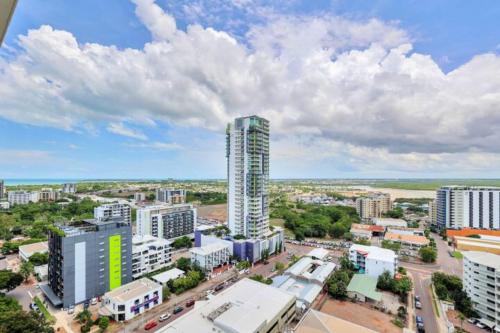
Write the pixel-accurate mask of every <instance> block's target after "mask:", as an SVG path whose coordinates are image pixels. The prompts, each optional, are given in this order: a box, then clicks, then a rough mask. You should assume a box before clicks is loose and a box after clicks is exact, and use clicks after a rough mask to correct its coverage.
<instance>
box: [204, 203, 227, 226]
mask: <svg viewBox="0 0 500 333" xmlns="http://www.w3.org/2000/svg"><path fill="white" fill-rule="evenodd" d="M197 211H198V216H199V217H203V218H206V219H214V220H218V221H221V222H224V221H226V220H227V205H226V204H222V205H208V206H198V207H197Z"/></svg>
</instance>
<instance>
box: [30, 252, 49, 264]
mask: <svg viewBox="0 0 500 333" xmlns="http://www.w3.org/2000/svg"><path fill="white" fill-rule="evenodd" d="M29 262H30V263H32V264H33V266H41V265H46V264H47V263H48V262H49V254H48V253H34V254H32V255H31V257H30V258H29Z"/></svg>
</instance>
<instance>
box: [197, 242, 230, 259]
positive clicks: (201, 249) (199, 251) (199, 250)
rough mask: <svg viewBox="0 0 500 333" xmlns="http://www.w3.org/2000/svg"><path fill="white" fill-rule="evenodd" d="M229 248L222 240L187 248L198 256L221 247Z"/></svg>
mask: <svg viewBox="0 0 500 333" xmlns="http://www.w3.org/2000/svg"><path fill="white" fill-rule="evenodd" d="M226 248H227V249H229V245H228V244H225V243H223V242H214V243H210V244H207V245H204V246H200V247H193V248H192V249H190V250H189V252H191V253H195V254H197V255H200V256H206V255H209V254H212V253H214V252H217V251H221V250H223V249H226Z"/></svg>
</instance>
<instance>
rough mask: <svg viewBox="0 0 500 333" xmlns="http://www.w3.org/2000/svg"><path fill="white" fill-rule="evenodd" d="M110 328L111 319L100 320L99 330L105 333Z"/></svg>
mask: <svg viewBox="0 0 500 333" xmlns="http://www.w3.org/2000/svg"><path fill="white" fill-rule="evenodd" d="M108 326H109V318H108V317H101V318H99V328H100V329H101V331H102V332H104V331H105V330H106V329H107V328H108Z"/></svg>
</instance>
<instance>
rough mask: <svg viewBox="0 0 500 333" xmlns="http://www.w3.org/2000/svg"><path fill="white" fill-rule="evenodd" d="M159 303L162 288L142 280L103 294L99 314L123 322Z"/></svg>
mask: <svg viewBox="0 0 500 333" xmlns="http://www.w3.org/2000/svg"><path fill="white" fill-rule="evenodd" d="M161 303H162V286H161V285H160V284H158V283H156V282H153V281H151V280H149V279H147V278H142V279H139V280H136V281H133V282H130V283H127V284H125V285H123V286H121V287H118V288H116V289H114V290H112V291H109V292H107V293H106V294H104V296H102V307H101V308H100V309H99V314H101V315H103V316H109V317H112V318H113V319H114V320H116V321H125V320H130V319H132V318H134V317H135V316H137V315H138V314H141V313H144V312H146V311H148V310H150V309H152V308H154V307H156V306H158V305H159V304H161Z"/></svg>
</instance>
